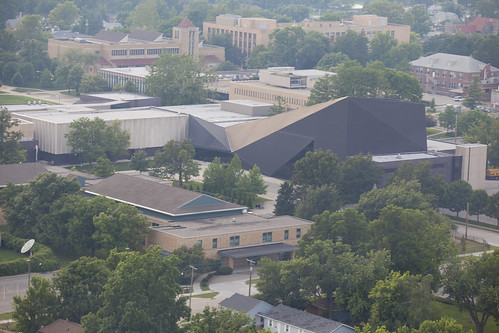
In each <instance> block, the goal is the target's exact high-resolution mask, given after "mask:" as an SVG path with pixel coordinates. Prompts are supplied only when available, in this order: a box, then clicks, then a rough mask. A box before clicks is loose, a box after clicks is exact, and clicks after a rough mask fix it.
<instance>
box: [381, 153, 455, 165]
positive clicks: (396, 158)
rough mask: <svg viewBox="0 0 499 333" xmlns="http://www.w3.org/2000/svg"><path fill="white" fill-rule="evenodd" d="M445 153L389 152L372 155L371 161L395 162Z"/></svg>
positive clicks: (440, 155) (432, 156) (434, 156)
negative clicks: (387, 153) (388, 153)
mask: <svg viewBox="0 0 499 333" xmlns="http://www.w3.org/2000/svg"><path fill="white" fill-rule="evenodd" d="M446 155H447V154H443V153H434V154H430V153H414V154H411V153H407V154H404V153H401V154H390V155H377V156H373V161H374V162H378V163H383V162H396V161H412V160H422V159H428V158H438V157H442V156H446Z"/></svg>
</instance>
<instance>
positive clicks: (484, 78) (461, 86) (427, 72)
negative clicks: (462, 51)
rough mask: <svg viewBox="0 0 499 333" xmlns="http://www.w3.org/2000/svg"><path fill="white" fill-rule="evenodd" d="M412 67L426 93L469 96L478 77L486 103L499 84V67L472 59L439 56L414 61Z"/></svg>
mask: <svg viewBox="0 0 499 333" xmlns="http://www.w3.org/2000/svg"><path fill="white" fill-rule="evenodd" d="M411 66H412V74H413V75H414V76H415V77H416V78H417V79H418V80H419V83H420V84H421V85H422V87H423V90H424V92H427V93H431V94H438V95H446V96H458V95H466V90H467V89H468V88H469V86H470V85H471V83H472V82H473V77H474V76H478V77H479V78H480V86H481V88H482V91H483V97H484V100H487V101H490V95H491V92H492V90H493V89H496V88H497V86H498V85H499V68H496V67H493V66H491V65H490V64H486V63H484V62H481V61H479V60H476V59H474V58H473V57H471V56H461V55H455V54H448V53H436V54H433V55H430V56H427V57H421V58H419V59H417V60H414V61H411Z"/></svg>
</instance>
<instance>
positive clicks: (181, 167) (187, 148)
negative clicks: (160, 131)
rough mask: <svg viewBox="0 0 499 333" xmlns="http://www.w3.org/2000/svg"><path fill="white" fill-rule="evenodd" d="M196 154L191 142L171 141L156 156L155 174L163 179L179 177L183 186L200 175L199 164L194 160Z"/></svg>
mask: <svg viewBox="0 0 499 333" xmlns="http://www.w3.org/2000/svg"><path fill="white" fill-rule="evenodd" d="M195 153H196V151H195V149H194V146H193V145H192V144H191V141H190V140H188V139H184V140H182V141H181V142H179V141H177V140H170V141H168V142H167V143H166V144H165V145H164V146H163V148H162V149H161V150H160V151H157V152H156V154H155V155H154V161H153V166H154V172H155V173H156V174H158V175H160V176H163V177H173V176H174V175H177V177H178V183H179V186H182V184H183V182H184V181H186V182H187V181H189V179H190V178H191V177H192V176H197V175H199V163H198V162H196V161H194V160H193V158H194V155H195Z"/></svg>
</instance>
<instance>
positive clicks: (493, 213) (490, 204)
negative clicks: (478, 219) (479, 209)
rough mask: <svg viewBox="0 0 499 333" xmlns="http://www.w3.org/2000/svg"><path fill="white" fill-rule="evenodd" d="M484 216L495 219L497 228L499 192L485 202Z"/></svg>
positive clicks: (498, 220)
mask: <svg viewBox="0 0 499 333" xmlns="http://www.w3.org/2000/svg"><path fill="white" fill-rule="evenodd" d="M485 214H486V215H487V216H489V217H492V218H495V219H496V220H497V225H498V226H499V192H497V193H495V194H493V195H491V196H490V197H489V199H488V200H487V206H486V207H485Z"/></svg>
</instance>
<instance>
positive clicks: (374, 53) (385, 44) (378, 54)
mask: <svg viewBox="0 0 499 333" xmlns="http://www.w3.org/2000/svg"><path fill="white" fill-rule="evenodd" d="M397 44H398V42H397V40H396V39H395V38H392V37H391V36H390V32H389V31H387V32H386V33H381V32H378V33H377V34H376V36H374V38H373V39H372V40H371V44H370V45H371V49H370V52H369V58H370V59H371V60H374V61H376V60H379V61H382V62H385V61H386V60H387V59H388V52H389V51H390V50H391V49H392V48H393V47H395V46H397Z"/></svg>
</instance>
